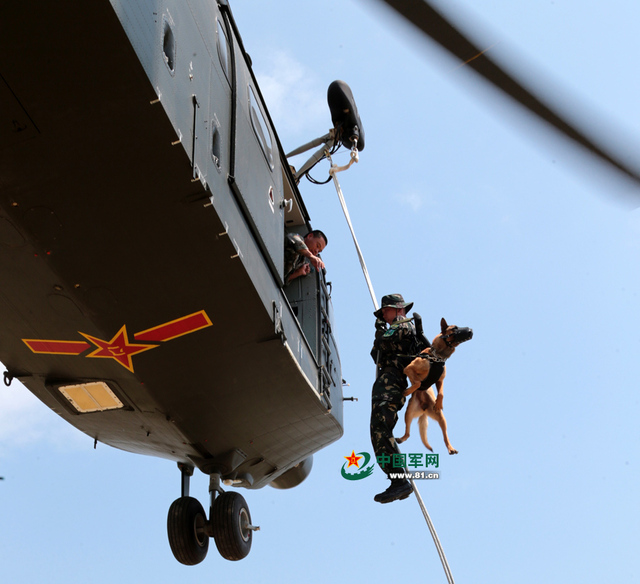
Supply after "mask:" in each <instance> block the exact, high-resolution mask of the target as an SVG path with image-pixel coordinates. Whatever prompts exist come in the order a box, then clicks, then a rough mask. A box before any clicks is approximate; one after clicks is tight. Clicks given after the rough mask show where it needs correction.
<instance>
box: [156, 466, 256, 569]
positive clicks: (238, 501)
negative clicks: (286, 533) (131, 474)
mask: <svg viewBox="0 0 640 584" xmlns="http://www.w3.org/2000/svg"><path fill="white" fill-rule="evenodd" d="M178 467H179V468H180V471H181V472H182V496H181V497H180V498H179V499H176V500H175V501H174V502H173V503H172V504H171V507H170V508H169V514H168V516H167V534H168V536H169V545H170V546H171V551H172V552H173V555H174V557H175V558H176V560H178V561H179V562H180V563H181V564H185V565H187V566H194V565H196V564H199V563H200V562H202V560H204V558H205V557H206V555H207V551H208V550H209V538H211V537H213V538H214V540H215V542H216V547H217V548H218V551H219V552H220V555H221V556H222V557H223V558H225V559H226V560H230V561H237V560H241V559H243V558H245V557H247V555H248V554H249V551H250V550H251V543H252V539H253V532H254V531H257V530H258V529H260V528H259V527H256V526H254V525H252V524H251V515H250V513H249V507H248V505H247V502H246V501H245V500H244V497H243V496H242V495H240V494H239V493H235V492H224V491H223V490H222V488H221V487H220V475H219V474H217V473H216V474H212V475H211V477H210V486H209V491H210V494H211V507H210V512H209V520H207V517H206V514H205V511H204V509H203V507H202V505H201V504H200V502H199V501H198V500H197V499H194V498H193V497H190V496H189V479H190V477H191V476H192V475H193V467H192V466H188V465H184V464H181V463H179V464H178Z"/></svg>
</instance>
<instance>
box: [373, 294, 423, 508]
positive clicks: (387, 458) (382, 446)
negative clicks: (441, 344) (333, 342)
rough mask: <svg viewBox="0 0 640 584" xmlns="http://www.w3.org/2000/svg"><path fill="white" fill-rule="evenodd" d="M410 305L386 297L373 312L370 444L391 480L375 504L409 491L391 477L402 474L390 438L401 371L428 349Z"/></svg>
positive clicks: (400, 399) (402, 385)
mask: <svg viewBox="0 0 640 584" xmlns="http://www.w3.org/2000/svg"><path fill="white" fill-rule="evenodd" d="M412 306H413V302H405V301H404V298H403V297H402V295H401V294H389V295H388V296H383V297H382V303H381V308H380V309H379V310H376V311H375V312H374V313H373V314H374V316H375V317H376V337H375V341H374V343H373V349H372V351H371V356H372V357H373V360H374V361H375V362H376V365H377V378H376V381H375V383H374V384H373V390H372V392H371V444H372V445H373V451H374V452H375V455H376V460H377V462H378V464H379V465H380V468H381V469H382V470H383V471H384V473H385V474H386V475H387V477H388V478H389V479H390V480H391V485H390V486H389V488H388V489H387V490H386V491H383V492H382V493H379V494H378V495H376V496H375V497H374V501H377V502H378V503H390V502H391V501H395V500H397V499H406V498H407V497H408V496H409V495H410V494H411V493H412V492H413V487H412V486H411V483H409V481H408V480H407V479H406V478H395V477H393V475H394V474H395V473H399V474H400V475H401V476H403V475H404V473H405V468H404V465H403V464H402V463H401V460H400V456H399V454H400V450H399V449H398V446H397V444H396V441H395V438H394V437H393V429H394V427H395V425H396V422H397V421H398V412H399V411H400V410H401V409H402V407H403V406H404V402H405V397H404V395H403V392H404V390H405V389H407V378H406V376H405V374H404V373H403V370H404V368H405V367H406V366H407V365H408V364H409V363H410V362H411V360H412V358H413V357H412V355H416V354H417V353H419V352H420V351H421V350H422V349H424V348H426V347H427V346H428V344H425V343H428V341H426V339H424V336H423V335H418V334H416V330H415V327H414V325H413V323H412V322H411V319H409V318H407V312H408V311H409V310H411V307H412ZM415 316H416V318H418V319H419V318H420V317H419V315H415ZM392 477H393V478H392Z"/></svg>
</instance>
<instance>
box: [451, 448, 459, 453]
mask: <svg viewBox="0 0 640 584" xmlns="http://www.w3.org/2000/svg"><path fill="white" fill-rule="evenodd" d="M449 454H458V451H457V450H456V449H455V448H449Z"/></svg>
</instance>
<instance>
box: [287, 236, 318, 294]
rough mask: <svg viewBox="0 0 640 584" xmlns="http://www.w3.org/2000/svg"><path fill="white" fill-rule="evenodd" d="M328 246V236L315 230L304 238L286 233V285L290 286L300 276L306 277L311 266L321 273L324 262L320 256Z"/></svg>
mask: <svg viewBox="0 0 640 584" xmlns="http://www.w3.org/2000/svg"><path fill="white" fill-rule="evenodd" d="M326 246H327V236H326V235H325V234H324V233H322V231H320V230H319V229H314V230H313V231H310V232H309V233H307V235H305V236H304V239H303V238H302V237H301V236H300V235H298V234H297V233H286V234H285V237H284V283H285V284H289V283H290V282H291V281H292V280H294V279H295V278H298V277H299V276H306V275H307V274H308V273H309V272H310V271H311V266H313V267H314V268H315V269H316V270H318V271H320V270H322V269H323V268H324V262H323V261H322V260H321V259H320V257H319V254H320V253H322V250H323V249H324V248H325V247H326Z"/></svg>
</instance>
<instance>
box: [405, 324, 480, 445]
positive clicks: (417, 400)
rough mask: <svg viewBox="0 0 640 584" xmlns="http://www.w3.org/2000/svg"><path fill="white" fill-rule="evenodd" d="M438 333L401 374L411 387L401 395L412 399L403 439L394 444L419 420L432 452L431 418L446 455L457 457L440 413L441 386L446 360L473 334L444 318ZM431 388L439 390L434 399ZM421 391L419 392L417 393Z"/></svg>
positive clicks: (425, 439)
mask: <svg viewBox="0 0 640 584" xmlns="http://www.w3.org/2000/svg"><path fill="white" fill-rule="evenodd" d="M440 331H441V332H440V334H438V335H437V336H436V337H435V338H434V339H433V342H432V343H431V346H430V347H428V348H427V349H425V350H424V351H422V352H421V353H420V355H418V356H417V357H416V358H415V359H414V360H413V361H411V363H409V365H407V366H406V367H405V368H404V374H405V375H406V376H407V377H408V378H409V381H410V382H411V386H410V387H408V388H407V389H406V390H405V392H404V395H405V396H407V395H411V399H410V400H409V404H408V405H407V411H406V412H405V414H404V421H405V425H406V429H405V432H404V436H403V437H402V438H397V439H396V441H397V442H398V443H402V442H404V441H405V440H406V439H407V438H409V431H410V428H411V422H412V421H413V419H414V418H418V428H419V429H420V438H422V443H423V444H424V445H425V446H426V447H427V448H428V449H429V450H431V451H432V452H433V448H431V446H430V445H429V441H428V440H427V424H428V423H429V418H433V419H434V420H435V421H436V422H438V424H440V428H441V429H442V435H443V437H444V443H445V446H446V447H447V450H448V451H449V454H457V453H458V451H457V450H456V449H455V448H453V446H451V442H449V435H448V434H447V421H446V419H445V417H444V414H443V413H442V399H443V394H442V383H443V381H444V378H445V376H446V374H447V368H446V366H445V362H446V360H447V359H448V358H449V357H451V355H453V352H454V351H455V350H456V347H457V346H458V345H460V344H462V343H464V342H465V341H468V340H469V339H471V337H473V331H472V330H471V329H470V328H460V327H457V326H455V325H451V326H449V325H448V324H447V321H446V320H445V319H444V318H443V319H442V320H441V321H440ZM434 384H435V386H436V389H437V390H438V397H437V399H436V395H435V393H434V391H433V388H432V387H431V386H432V385H434ZM420 387H422V388H421V389H418V388H420ZM423 388H424V389H423ZM416 390H417V391H416ZM412 394H413V395H412Z"/></svg>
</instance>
